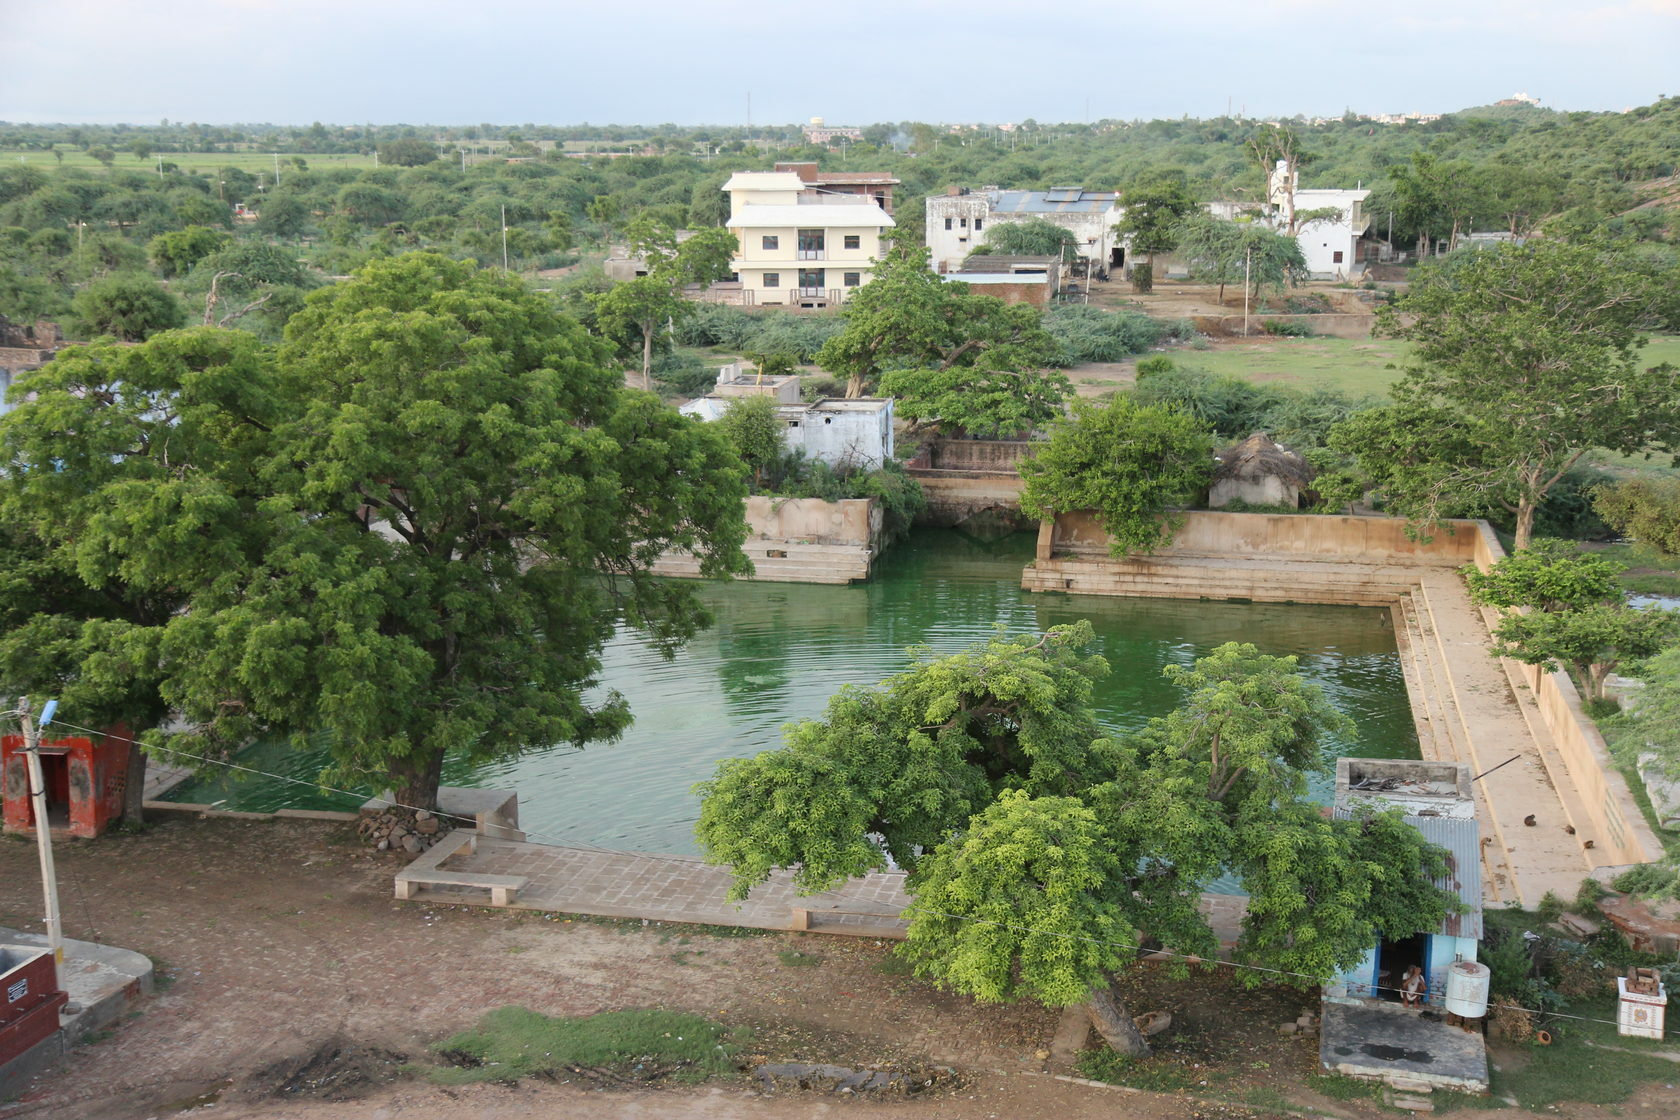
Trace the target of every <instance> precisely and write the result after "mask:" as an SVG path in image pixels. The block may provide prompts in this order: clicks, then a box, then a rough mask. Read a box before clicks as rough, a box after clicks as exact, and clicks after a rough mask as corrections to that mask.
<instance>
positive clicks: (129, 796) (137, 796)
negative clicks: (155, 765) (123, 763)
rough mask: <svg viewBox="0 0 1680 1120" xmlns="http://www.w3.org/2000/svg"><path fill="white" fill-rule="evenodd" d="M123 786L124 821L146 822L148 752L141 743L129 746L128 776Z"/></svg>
mask: <svg viewBox="0 0 1680 1120" xmlns="http://www.w3.org/2000/svg"><path fill="white" fill-rule="evenodd" d="M124 781H125V784H124V786H123V812H122V819H123V823H125V824H131V825H132V824H143V823H144V822H145V804H144V803H145V800H146V752H145V751H143V750H141V749H140V744H139V743H132V742H131V743H129V744H128V775H127V777H126V778H125V779H124Z"/></svg>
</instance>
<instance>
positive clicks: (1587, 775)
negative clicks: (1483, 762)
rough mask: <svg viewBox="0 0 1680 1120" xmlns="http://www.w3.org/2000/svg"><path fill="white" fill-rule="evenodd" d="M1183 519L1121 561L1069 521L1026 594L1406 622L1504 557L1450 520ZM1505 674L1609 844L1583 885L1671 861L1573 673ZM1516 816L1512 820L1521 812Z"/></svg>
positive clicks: (1450, 674)
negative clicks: (1620, 869)
mask: <svg viewBox="0 0 1680 1120" xmlns="http://www.w3.org/2000/svg"><path fill="white" fill-rule="evenodd" d="M1183 517H1184V526H1183V528H1182V529H1181V530H1180V531H1179V532H1178V534H1177V535H1176V536H1175V537H1174V538H1173V539H1172V541H1171V542H1170V543H1169V544H1167V545H1165V546H1163V547H1162V548H1161V549H1159V550H1158V551H1157V552H1155V553H1154V554H1152V555H1149V556H1142V557H1129V558H1125V559H1116V558H1113V557H1110V556H1109V555H1108V537H1107V534H1106V533H1104V532H1103V530H1102V527H1101V526H1100V525H1099V524H1098V523H1097V521H1096V519H1095V517H1094V516H1093V515H1092V514H1090V513H1073V514H1062V515H1058V516H1057V518H1056V520H1055V522H1054V523H1046V524H1044V525H1042V526H1041V527H1040V532H1039V543H1038V553H1037V558H1036V559H1035V560H1034V562H1033V563H1032V564H1031V565H1029V566H1028V567H1027V568H1026V570H1025V571H1024V572H1023V573H1022V579H1021V585H1022V587H1023V588H1025V589H1027V590H1029V591H1066V592H1074V593H1079V594H1098V595H1141V596H1154V597H1161V598H1179V599H1197V598H1206V599H1219V600H1231V599H1235V600H1252V601H1255V602H1301V603H1336V604H1349V605H1364V606H1375V607H1387V608H1389V609H1391V610H1394V611H1395V612H1396V617H1397V619H1398V620H1404V617H1405V615H1406V612H1413V613H1414V614H1416V613H1420V612H1421V614H1422V615H1424V616H1427V615H1428V614H1429V612H1431V611H1432V610H1436V609H1441V608H1440V607H1438V606H1432V605H1431V602H1432V599H1431V595H1430V594H1429V593H1427V590H1426V587H1425V585H1426V584H1428V585H1436V586H1438V585H1439V583H1440V581H1442V580H1449V581H1451V584H1452V586H1455V587H1457V588H1458V594H1457V596H1456V597H1457V598H1460V599H1461V598H1462V585H1461V584H1460V583H1459V582H1458V579H1459V577H1458V575H1457V569H1459V568H1462V567H1464V566H1466V565H1468V564H1475V565H1476V566H1477V567H1479V568H1482V569H1484V570H1485V569H1486V568H1487V567H1489V566H1490V565H1492V564H1493V563H1495V562H1496V561H1498V560H1499V559H1500V558H1501V557H1503V556H1504V551H1503V550H1502V549H1501V548H1500V545H1499V542H1498V539H1497V538H1496V537H1495V536H1494V534H1493V530H1492V529H1491V528H1489V527H1488V525H1487V523H1486V522H1482V521H1454V522H1449V523H1447V524H1445V525H1442V526H1440V527H1438V528H1437V529H1436V530H1435V532H1434V533H1433V535H1432V537H1431V538H1430V539H1428V540H1414V539H1412V538H1411V537H1410V536H1408V534H1407V532H1406V524H1405V522H1404V521H1401V520H1399V519H1395V518H1384V517H1326V516H1318V515H1311V514H1298V515H1290V514H1282V515H1273V514H1254V513H1224V512H1189V513H1186V514H1184V515H1183ZM1437 597H1438V596H1437ZM1472 613H1474V612H1472ZM1439 621H1440V620H1437V619H1433V618H1429V617H1424V618H1423V619H1422V626H1423V629H1424V630H1425V631H1426V632H1429V633H1435V632H1438V631H1439V629H1440V626H1439ZM1497 623H1498V617H1497V615H1496V614H1495V613H1494V612H1491V611H1483V612H1481V613H1480V615H1479V617H1476V618H1475V619H1474V626H1475V627H1476V628H1477V629H1476V633H1477V634H1479V637H1478V638H1476V639H1475V640H1474V641H1473V642H1472V641H1470V638H1469V634H1468V633H1466V635H1465V638H1466V642H1467V644H1469V645H1471V646H1472V648H1464V649H1453V650H1450V651H1449V650H1448V649H1446V648H1441V649H1438V650H1433V651H1431V650H1428V649H1425V648H1421V647H1420V649H1419V650H1418V651H1417V652H1418V653H1419V654H1420V655H1423V656H1429V657H1437V658H1447V659H1449V661H1455V660H1456V659H1458V658H1478V657H1487V656H1488V649H1489V646H1490V645H1491V641H1490V639H1489V637H1488V631H1489V630H1490V629H1491V627H1492V626H1494V625H1497ZM1396 629H1397V631H1398V630H1399V629H1400V626H1399V625H1397V626H1396ZM1436 644H1439V643H1436ZM1502 668H1503V674H1504V676H1505V677H1506V679H1507V680H1508V681H1509V683H1510V686H1511V687H1512V688H1513V689H1515V690H1517V691H1520V692H1524V693H1528V694H1531V695H1532V698H1533V700H1532V704H1527V703H1526V701H1525V703H1524V704H1520V705H1516V708H1517V709H1518V710H1517V711H1514V712H1513V713H1512V715H1511V718H1513V719H1517V720H1522V719H1524V718H1525V717H1529V718H1530V720H1531V726H1530V728H1529V732H1530V733H1531V734H1532V735H1533V736H1534V739H1535V741H1536V742H1537V743H1538V744H1539V748H1538V751H1537V754H1536V763H1537V764H1543V765H1544V767H1545V770H1546V772H1547V775H1548V777H1549V780H1550V782H1551V784H1552V786H1553V787H1554V788H1556V789H1557V791H1558V796H1559V797H1560V798H1561V800H1562V802H1563V806H1564V811H1565V812H1566V813H1567V814H1568V817H1569V819H1570V820H1572V821H1573V822H1574V826H1575V828H1576V830H1577V832H1578V833H1579V835H1581V836H1591V837H1593V838H1594V839H1595V843H1594V847H1593V849H1592V850H1591V851H1590V852H1585V853H1582V854H1583V857H1584V859H1583V863H1582V865H1581V872H1580V873H1579V874H1584V873H1585V871H1586V870H1588V869H1590V868H1591V867H1594V866H1603V865H1620V864H1629V863H1642V862H1646V861H1648V860H1652V859H1657V858H1660V856H1661V852H1662V849H1661V846H1660V844H1659V843H1658V841H1657V840H1656V837H1655V834H1654V833H1653V832H1652V830H1651V828H1650V826H1649V825H1648V824H1647V823H1646V821H1645V819H1644V817H1643V816H1642V815H1641V813H1640V812H1639V810H1638V808H1637V805H1636V803H1635V802H1634V800H1633V798H1632V795H1631V793H1630V791H1629V790H1628V787H1627V783H1626V781H1625V780H1624V779H1623V777H1622V775H1621V773H1620V771H1619V770H1617V769H1616V767H1615V766H1614V764H1613V763H1612V761H1611V759H1610V755H1609V751H1608V749H1607V747H1606V746H1605V743H1604V740H1603V737H1602V736H1601V735H1600V734H1599V732H1598V729H1597V727H1596V726H1595V725H1594V724H1593V722H1592V721H1591V720H1590V719H1588V718H1587V717H1586V715H1585V713H1584V712H1583V711H1582V709H1581V703H1580V697H1579V694H1578V693H1577V692H1576V690H1575V686H1574V684H1573V682H1571V681H1570V679H1569V677H1568V675H1567V674H1566V673H1563V672H1561V671H1559V672H1555V673H1546V672H1542V671H1540V670H1538V669H1536V668H1534V667H1531V666H1526V665H1521V664H1519V663H1516V662H1512V661H1505V662H1503V663H1502ZM1437 670H1438V671H1437V672H1433V673H1431V674H1430V676H1431V677H1432V679H1435V680H1437V681H1446V682H1449V683H1448V684H1447V685H1445V686H1443V687H1445V688H1447V689H1448V690H1449V691H1450V689H1451V687H1452V685H1451V684H1450V682H1451V681H1452V680H1453V679H1454V678H1455V670H1454V669H1453V668H1451V667H1449V666H1447V665H1437ZM1409 683H1411V682H1410V681H1409ZM1414 687H1415V686H1414ZM1457 705H1458V699H1457V698H1456V697H1454V696H1450V695H1443V696H1437V695H1433V694H1431V695H1428V696H1419V695H1415V694H1414V696H1413V707H1414V709H1416V710H1418V711H1424V712H1428V711H1434V712H1437V713H1438V714H1439V715H1440V716H1441V718H1442V719H1447V718H1449V713H1450V711H1451V710H1453V709H1456V707H1457ZM1531 713H1532V714H1531ZM1450 718H1451V719H1452V722H1453V723H1454V724H1455V725H1457V726H1462V725H1463V723H1464V721H1463V718H1462V717H1461V716H1451V717H1450ZM1446 749H1449V750H1473V744H1467V743H1464V742H1459V743H1457V744H1455V745H1453V746H1450V747H1448V748H1446ZM1426 757H1427V753H1426ZM1464 760H1465V761H1472V759H1471V758H1469V757H1468V756H1467V757H1466V758H1465V759H1464ZM1486 794H1487V790H1486V789H1480V790H1479V795H1483V796H1485V795H1486ZM1502 808H1503V809H1504V810H1505V815H1506V816H1511V815H1512V814H1511V812H1510V809H1511V807H1502ZM1530 811H1531V810H1530V809H1528V808H1523V809H1521V810H1520V811H1517V812H1515V813H1514V818H1515V819H1514V820H1513V821H1510V822H1507V823H1520V821H1521V818H1522V816H1523V814H1524V813H1526V812H1530ZM1496 815H1497V814H1496ZM1513 835H1514V837H1515V839H1513V840H1512V841H1511V842H1512V843H1523V842H1524V838H1523V830H1522V829H1521V828H1520V827H1519V828H1517V829H1516V830H1515V831H1514V833H1513ZM1531 846H1532V845H1531ZM1579 874H1577V876H1576V877H1577V878H1578V877H1579Z"/></svg>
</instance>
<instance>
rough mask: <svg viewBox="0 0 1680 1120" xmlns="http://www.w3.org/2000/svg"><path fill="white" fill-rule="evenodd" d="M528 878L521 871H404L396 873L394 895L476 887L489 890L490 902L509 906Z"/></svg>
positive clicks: (494, 904)
mask: <svg viewBox="0 0 1680 1120" xmlns="http://www.w3.org/2000/svg"><path fill="white" fill-rule="evenodd" d="M530 881H531V880H529V879H527V878H526V877H525V876H523V875H481V874H477V873H474V872H471V871H438V870H425V871H403V872H401V873H400V874H398V875H397V897H398V898H399V899H403V900H410V899H413V898H414V888H415V887H420V886H430V887H479V888H481V889H484V890H488V891H489V892H490V905H492V906H512V905H513V903H514V900H515V899H517V898H518V897H519V892H520V891H521V890H523V889H524V888H525V886H526V884H528V883H529V882H530Z"/></svg>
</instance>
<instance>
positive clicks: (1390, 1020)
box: [1318, 1001, 1488, 1093]
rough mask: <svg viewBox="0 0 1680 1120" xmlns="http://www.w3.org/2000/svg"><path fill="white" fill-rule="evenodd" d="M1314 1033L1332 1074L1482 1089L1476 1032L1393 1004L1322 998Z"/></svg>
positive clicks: (1482, 1046)
mask: <svg viewBox="0 0 1680 1120" xmlns="http://www.w3.org/2000/svg"><path fill="white" fill-rule="evenodd" d="M1318 1038H1319V1042H1318V1059H1319V1063H1320V1064H1321V1065H1322V1066H1323V1067H1324V1068H1325V1069H1327V1070H1329V1071H1330V1072H1332V1073H1342V1074H1347V1075H1348V1076H1350V1077H1363V1078H1368V1079H1375V1080H1381V1081H1385V1082H1389V1083H1393V1082H1394V1081H1400V1082H1402V1083H1407V1082H1409V1083H1413V1084H1417V1083H1423V1084H1428V1085H1431V1086H1440V1087H1442V1088H1448V1089H1456V1090H1460V1091H1467V1092H1472V1093H1485V1092H1486V1091H1487V1087H1488V1070H1487V1044H1486V1042H1485V1041H1484V1040H1483V1038H1482V1035H1481V1033H1480V1032H1479V1031H1467V1030H1462V1029H1460V1028H1458V1027H1452V1026H1448V1025H1447V1024H1446V1023H1444V1022H1442V1021H1441V1020H1439V1019H1434V1018H1429V1017H1426V1016H1424V1015H1420V1014H1419V1013H1418V1012H1416V1011H1412V1010H1408V1009H1406V1008H1403V1007H1400V1006H1398V1005H1395V1004H1388V1003H1381V1002H1373V1001H1366V1002H1362V1003H1358V1004H1346V1003H1330V1002H1326V1003H1325V1004H1324V1019H1323V1022H1322V1024H1321V1025H1320V1027H1319V1032H1318Z"/></svg>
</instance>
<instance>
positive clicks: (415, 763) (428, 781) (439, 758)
mask: <svg viewBox="0 0 1680 1120" xmlns="http://www.w3.org/2000/svg"><path fill="white" fill-rule="evenodd" d="M442 781H443V752H442V751H428V752H426V753H424V754H420V755H416V756H414V757H412V758H403V759H393V760H392V762H391V800H392V801H394V802H396V803H397V804H398V805H402V806H405V807H407V808H410V809H434V810H435V809H436V808H437V797H438V786H439V785H440V784H441V783H442Z"/></svg>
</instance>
